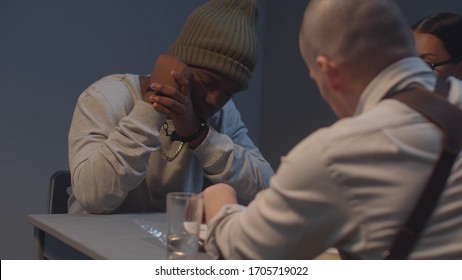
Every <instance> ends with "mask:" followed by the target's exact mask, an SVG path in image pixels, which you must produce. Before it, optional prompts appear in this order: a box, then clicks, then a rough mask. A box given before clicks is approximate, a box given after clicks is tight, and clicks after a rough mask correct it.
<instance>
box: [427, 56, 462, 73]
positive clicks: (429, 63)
mask: <svg viewBox="0 0 462 280" xmlns="http://www.w3.org/2000/svg"><path fill="white" fill-rule="evenodd" d="M459 60H460V58H450V59H448V60H445V61H441V62H435V63H431V62H428V61H425V63H427V65H428V66H430V68H431V69H432V70H435V68H436V67H438V66H441V65H446V64H456V63H458V62H459Z"/></svg>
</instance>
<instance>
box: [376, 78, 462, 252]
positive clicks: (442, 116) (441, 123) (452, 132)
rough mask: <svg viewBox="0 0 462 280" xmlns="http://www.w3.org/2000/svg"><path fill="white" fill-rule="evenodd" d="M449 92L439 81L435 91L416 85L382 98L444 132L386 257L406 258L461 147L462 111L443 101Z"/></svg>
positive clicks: (428, 216)
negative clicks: (423, 183)
mask: <svg viewBox="0 0 462 280" xmlns="http://www.w3.org/2000/svg"><path fill="white" fill-rule="evenodd" d="M448 92H449V86H448V85H447V83H445V82H442V81H440V80H438V83H437V86H436V88H435V93H437V94H435V93H432V92H429V91H427V90H425V89H420V88H416V89H411V90H405V91H401V92H398V93H395V94H390V95H387V96H386V97H385V98H393V99H396V100H399V101H401V102H403V103H405V104H406V105H408V106H409V107H411V108H413V109H415V110H416V111H418V112H419V113H421V114H422V115H424V116H425V117H426V118H428V119H429V120H430V121H431V122H433V123H434V124H436V125H437V126H438V127H439V128H440V129H441V130H442V131H443V134H444V136H443V149H442V152H441V154H440V158H439V159H438V161H437V163H436V165H435V166H434V168H433V172H432V174H431V177H430V179H429V180H428V181H427V185H426V186H425V188H424V190H423V192H422V194H421V196H420V198H419V200H418V201H417V204H416V206H415V207H414V209H413V211H412V212H411V214H410V216H409V217H408V219H407V221H406V223H405V225H404V226H402V227H401V228H400V230H399V231H398V234H397V236H396V237H395V240H394V242H393V244H392V246H391V247H390V249H389V250H387V251H386V252H385V259H406V258H407V257H408V255H409V254H410V252H411V251H412V249H413V248H414V246H415V244H416V242H417V241H418V238H419V236H420V234H421V232H422V231H423V229H424V227H425V224H426V222H427V221H428V219H429V218H430V216H431V214H432V213H433V210H434V209H435V208H436V205H437V203H438V200H439V197H440V196H441V193H442V192H443V190H444V188H445V186H446V181H447V178H448V177H449V174H450V173H451V169H452V165H453V164H454V161H455V160H456V158H457V155H458V154H459V152H460V150H461V147H462V130H461V129H460V124H461V123H462V110H460V109H459V108H458V107H456V106H454V105H452V104H451V103H449V102H448V101H447V100H446V97H447V96H448Z"/></svg>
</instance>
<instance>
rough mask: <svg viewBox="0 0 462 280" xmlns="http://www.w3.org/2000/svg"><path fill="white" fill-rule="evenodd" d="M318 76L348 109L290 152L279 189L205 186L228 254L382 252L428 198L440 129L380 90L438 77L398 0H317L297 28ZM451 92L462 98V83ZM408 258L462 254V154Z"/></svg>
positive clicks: (324, 89)
mask: <svg viewBox="0 0 462 280" xmlns="http://www.w3.org/2000/svg"><path fill="white" fill-rule="evenodd" d="M299 43H300V51H301V54H302V56H303V59H304V61H305V63H306V65H307V67H308V70H309V75H310V77H311V78H312V79H313V80H314V81H315V82H316V84H317V85H318V87H319V90H320V93H321V95H322V97H323V98H324V99H325V101H326V102H327V103H328V104H329V106H330V107H331V108H332V110H333V111H334V112H335V114H336V115H337V116H338V117H339V118H340V120H339V121H338V122H336V123H335V124H334V125H332V126H330V127H328V128H324V129H320V130H318V131H316V132H315V133H313V134H312V135H310V136H309V137H307V138H306V139H304V140H303V141H301V142H300V143H299V144H298V145H297V146H296V147H295V148H293V149H292V151H290V152H289V154H288V155H287V156H286V157H284V158H283V161H282V163H281V165H280V167H279V170H278V171H277V173H276V174H275V175H274V176H273V177H272V179H271V181H270V188H269V189H267V190H265V191H263V192H261V193H260V194H259V195H257V197H256V199H255V200H254V201H253V202H252V203H250V204H249V205H248V206H247V207H244V206H240V205H238V204H237V203H236V198H235V197H236V196H235V191H234V189H233V188H232V187H231V186H228V185H225V184H219V185H214V186H212V187H210V188H208V189H206V190H205V191H204V192H203V197H204V201H205V213H206V220H207V224H208V227H209V233H208V237H207V240H206V250H207V252H208V253H209V254H210V255H212V256H215V257H222V258H225V259H311V258H314V257H316V256H317V255H319V254H320V253H322V252H323V251H325V250H326V249H328V248H329V247H336V248H338V249H339V251H341V252H343V253H344V254H345V255H349V256H352V257H354V258H360V259H381V258H383V253H384V252H385V251H386V250H387V249H388V248H389V247H390V245H391V243H392V241H393V240H394V238H395V236H396V234H397V231H398V229H399V228H400V226H401V225H403V224H404V222H405V220H406V218H407V217H408V215H409V213H410V211H411V210H412V208H413V206H414V204H415V202H416V199H417V198H418V197H419V194H420V193H421V191H422V189H423V187H424V185H425V183H426V181H427V179H428V177H429V176H430V173H431V171H432V168H433V166H434V164H435V161H436V160H437V159H438V157H439V151H440V148H441V136H442V135H441V132H440V130H439V129H438V128H437V127H436V126H435V125H433V124H432V123H430V122H429V121H428V120H427V119H426V118H424V117H423V116H422V115H421V114H419V113H417V112H416V111H414V110H412V109H410V108H409V107H408V106H406V105H405V104H403V103H401V102H399V101H397V100H391V99H387V100H385V101H382V98H383V97H384V96H385V95H386V94H387V93H388V92H395V91H399V90H402V89H405V88H408V87H410V86H419V87H423V88H426V89H428V90H430V91H432V90H433V89H434V87H435V83H436V77H435V75H434V74H433V73H432V71H431V70H430V69H429V68H428V67H427V66H426V65H425V63H424V62H423V61H422V60H421V59H419V58H418V57H417V56H416V54H415V51H414V44H413V39H412V34H411V31H410V28H409V27H408V25H407V23H406V21H405V19H404V16H403V15H402V13H401V12H400V10H399V9H398V7H397V6H396V4H395V3H394V2H392V1H386V0H337V1H336V0H322V1H321V0H312V1H310V3H309V5H308V7H307V9H306V12H305V15H304V19H303V24H302V28H301V31H300V42H299ZM449 81H450V86H451V87H450V92H449V97H448V100H450V102H451V103H453V104H455V105H457V106H459V108H460V107H462V84H461V82H460V81H458V80H456V79H450V80H449ZM448 182H449V183H448V185H447V186H446V189H445V190H444V192H443V194H442V197H441V199H440V204H438V206H437V208H436V209H435V211H434V213H433V216H432V217H431V219H430V220H429V221H428V223H427V226H426V228H425V229H424V231H423V233H422V235H421V238H420V239H419V240H418V242H417V244H416V246H415V247H414V250H413V251H412V252H411V254H410V255H409V258H411V259H461V258H462V240H461V239H462V207H461V203H462V200H461V197H462V160H461V159H460V157H459V159H458V161H457V162H456V163H455V165H454V168H453V172H452V174H451V175H450V177H449V180H448Z"/></svg>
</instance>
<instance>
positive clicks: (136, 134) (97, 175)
mask: <svg viewBox="0 0 462 280" xmlns="http://www.w3.org/2000/svg"><path fill="white" fill-rule="evenodd" d="M163 121H164V117H163V116H162V115H160V114H159V113H157V112H156V111H155V110H154V109H153V108H152V107H151V106H149V104H147V103H145V102H143V101H142V100H134V99H133V97H132V96H131V94H130V93H129V91H128V90H127V89H126V87H125V85H124V84H123V83H122V82H121V81H114V80H111V81H109V82H107V81H106V83H103V82H101V81H100V82H99V83H98V82H97V83H95V84H94V85H93V86H91V87H89V88H88V89H87V90H86V91H85V92H83V93H82V95H81V96H80V97H79V99H78V101H77V105H76V108H75V111H74V116H73V119H72V123H71V127H70V131H69V139H68V144H69V165H70V169H71V174H72V187H73V192H74V195H75V197H76V199H77V200H78V202H79V204H80V205H81V206H82V207H83V208H84V209H85V210H86V211H87V212H90V213H105V212H110V211H112V210H114V209H116V208H117V207H118V206H119V205H120V204H121V203H122V202H123V201H124V199H125V198H126V196H127V194H128V192H129V191H130V190H132V189H134V188H136V187H137V186H138V185H139V184H140V183H141V181H142V180H143V179H144V177H145V174H146V170H147V165H148V159H149V155H150V153H152V152H154V151H157V150H158V149H159V146H160V142H159V141H160V140H159V128H160V126H161V125H162V123H163Z"/></svg>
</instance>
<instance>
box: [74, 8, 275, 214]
mask: <svg viewBox="0 0 462 280" xmlns="http://www.w3.org/2000/svg"><path fill="white" fill-rule="evenodd" d="M257 18H258V9H257V6H256V3H255V0H210V1H208V2H206V3H205V4H203V5H202V6H200V7H198V8H197V9H196V10H194V11H193V12H192V13H191V14H190V16H189V17H188V18H187V20H186V22H185V24H184V26H183V30H182V31H181V33H180V34H179V36H178V37H177V39H176V41H175V42H174V43H173V44H172V45H171V46H170V48H169V50H168V54H164V55H160V56H159V57H158V59H157V61H156V63H155V65H154V67H153V70H152V72H151V75H150V76H138V75H132V74H124V75H110V76H107V77H105V78H103V79H101V80H99V81H97V82H95V83H94V84H92V85H91V86H90V87H89V88H87V89H86V90H85V91H84V92H83V93H82V94H81V96H80V97H79V100H78V102H77V105H76V108H75V111H74V116H73V119H72V124H71V128H70V132H69V165H70V170H71V176H72V190H73V193H72V194H71V196H70V198H69V204H68V208H69V209H68V211H69V213H121V212H145V211H163V210H164V209H165V195H166V193H168V192H173V191H187V192H200V191H201V190H202V187H203V185H204V178H205V179H206V180H207V181H210V182H211V183H219V182H225V183H228V184H230V185H233V186H234V187H235V190H236V193H237V194H238V199H239V202H240V203H242V204H244V205H246V204H248V203H249V202H250V201H251V200H252V199H253V198H254V197H255V195H256V193H257V192H258V191H260V190H262V189H265V188H266V187H267V186H268V181H269V178H270V177H271V176H272V175H273V173H274V172H273V170H272V169H271V167H270V165H269V164H268V162H267V161H266V160H265V159H264V158H263V156H262V155H261V153H260V151H259V150H258V148H257V147H256V146H255V145H254V143H253V142H252V141H251V139H250V138H249V137H248V135H247V128H246V127H245V125H244V123H243V122H242V121H241V118H240V114H239V112H238V110H237V108H236V106H235V105H234V103H233V102H232V100H230V99H231V97H232V96H233V95H234V94H235V93H237V92H239V91H241V90H243V89H245V88H247V86H248V83H249V81H250V79H251V76H252V72H253V70H254V67H255V64H256V58H257V39H256V22H257Z"/></svg>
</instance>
